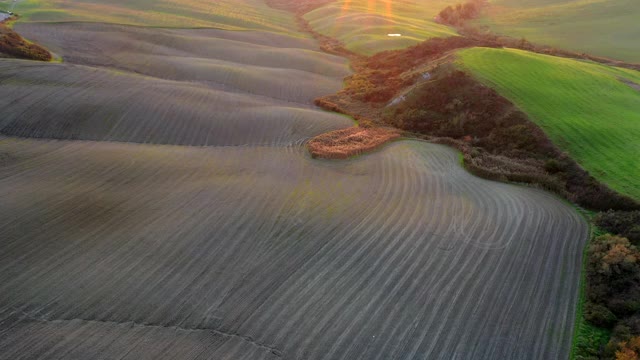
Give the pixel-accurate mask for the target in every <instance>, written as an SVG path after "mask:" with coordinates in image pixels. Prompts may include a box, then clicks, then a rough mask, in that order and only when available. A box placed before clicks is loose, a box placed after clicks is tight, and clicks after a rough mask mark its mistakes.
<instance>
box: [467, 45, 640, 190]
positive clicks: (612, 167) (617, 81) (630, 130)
mask: <svg viewBox="0 0 640 360" xmlns="http://www.w3.org/2000/svg"><path fill="white" fill-rule="evenodd" d="M459 55H460V63H461V65H462V66H463V67H465V68H466V69H468V70H470V71H471V72H472V73H473V74H475V75H476V76H477V77H478V78H480V79H481V80H482V81H484V82H486V83H487V84H489V85H491V86H492V87H494V88H495V89H496V90H497V91H499V92H500V93H501V94H502V95H504V96H505V97H507V98H508V99H510V100H511V101H513V102H514V103H515V104H516V105H518V106H519V107H520V108H521V109H522V110H523V111H525V112H526V113H527V114H528V115H529V116H530V117H531V119H532V120H533V121H535V122H536V123H537V124H538V125H540V126H541V127H542V128H543V129H544V130H545V132H546V133H547V134H548V135H549V137H550V138H551V140H552V141H554V143H555V144H557V145H558V146H559V147H560V148H561V149H563V150H565V151H567V152H568V153H569V154H570V155H571V156H572V157H573V158H574V159H575V160H577V161H578V163H580V164H581V165H582V166H583V167H584V168H585V169H586V170H588V171H589V172H590V173H591V174H592V175H593V176H594V177H596V178H597V179H599V180H601V181H603V182H605V183H607V184H608V185H609V186H611V187H612V188H613V189H615V190H617V191H619V192H621V193H623V194H626V195H630V196H632V197H634V198H636V199H640V162H638V158H639V157H640V142H638V139H640V112H638V109H640V89H639V87H638V86H636V88H634V87H632V86H631V85H629V84H628V83H625V82H633V83H635V84H640V72H636V71H632V70H626V69H620V68H613V67H608V66H604V65H599V64H593V63H588V62H582V61H577V60H572V59H565V58H557V57H552V56H546V55H539V54H533V53H529V52H525V51H520V50H513V49H508V50H507V49H488V48H473V49H467V50H464V51H461V52H460V53H459Z"/></svg>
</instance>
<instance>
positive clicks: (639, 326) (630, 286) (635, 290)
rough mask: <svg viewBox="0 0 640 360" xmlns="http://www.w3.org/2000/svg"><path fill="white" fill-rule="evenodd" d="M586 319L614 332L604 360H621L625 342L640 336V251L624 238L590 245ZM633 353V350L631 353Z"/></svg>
mask: <svg viewBox="0 0 640 360" xmlns="http://www.w3.org/2000/svg"><path fill="white" fill-rule="evenodd" d="M587 251H588V260H587V269H586V271H587V292H586V293H587V303H586V304H585V309H584V311H585V313H584V315H585V319H586V320H587V321H589V322H590V323H592V324H594V325H596V326H599V327H604V328H608V329H611V330H612V338H611V341H610V342H609V344H608V345H607V347H606V348H605V349H603V351H602V352H601V354H600V356H599V357H600V358H602V359H613V358H619V357H617V354H616V352H620V351H623V352H626V353H630V352H629V351H626V350H622V348H624V347H625V346H626V345H625V344H624V342H626V341H629V340H632V339H633V337H634V336H640V251H639V250H638V248H636V246H634V245H633V244H631V242H630V241H629V240H628V239H627V238H624V237H621V236H616V235H610V234H606V235H603V236H599V237H597V238H596V239H594V241H593V242H592V243H591V245H589V247H588V249H587ZM631 350H633V349H631Z"/></svg>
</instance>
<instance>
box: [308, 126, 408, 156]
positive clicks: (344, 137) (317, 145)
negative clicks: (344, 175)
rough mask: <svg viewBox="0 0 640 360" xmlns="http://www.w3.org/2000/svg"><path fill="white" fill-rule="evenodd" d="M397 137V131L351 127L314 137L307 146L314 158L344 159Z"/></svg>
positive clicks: (398, 134)
mask: <svg viewBox="0 0 640 360" xmlns="http://www.w3.org/2000/svg"><path fill="white" fill-rule="evenodd" d="M399 137H400V131H398V130H397V129H391V128H383V127H376V128H363V127H352V128H348V129H342V130H336V131H332V132H329V133H326V134H322V135H319V136H316V137H315V138H313V139H311V140H310V141H309V143H308V144H307V146H308V148H309V152H311V156H313V157H314V158H323V159H346V158H348V157H351V156H354V155H360V154H362V153H365V152H368V151H371V150H373V149H375V148H377V147H379V146H381V145H383V144H385V143H386V142H388V141H391V140H393V139H397V138H399Z"/></svg>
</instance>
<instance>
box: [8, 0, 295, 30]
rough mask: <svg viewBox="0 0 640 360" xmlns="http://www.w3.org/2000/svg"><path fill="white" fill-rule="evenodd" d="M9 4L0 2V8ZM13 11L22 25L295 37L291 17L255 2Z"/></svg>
mask: <svg viewBox="0 0 640 360" xmlns="http://www.w3.org/2000/svg"><path fill="white" fill-rule="evenodd" d="M9 4H10V3H9V1H4V2H0V9H7V8H8V7H9ZM14 12H16V13H17V14H19V15H21V16H22V20H21V21H26V22H67V21H86V22H104V23H113V24H128V25H140V26H160V27H180V28H199V27H207V28H219V29H226V30H265V31H274V32H283V33H288V34H289V33H291V34H294V33H295V34H297V32H296V31H295V29H296V25H295V22H294V20H293V16H292V15H291V14H289V13H287V12H284V11H280V10H275V9H272V8H270V7H268V6H267V5H266V4H265V3H264V2H263V1H259V0H219V1H209V0H184V1H178V0H167V1H156V0H129V1H125V0H112V1H107V0H78V1H64V0H20V1H19V2H18V3H16V5H15V8H14Z"/></svg>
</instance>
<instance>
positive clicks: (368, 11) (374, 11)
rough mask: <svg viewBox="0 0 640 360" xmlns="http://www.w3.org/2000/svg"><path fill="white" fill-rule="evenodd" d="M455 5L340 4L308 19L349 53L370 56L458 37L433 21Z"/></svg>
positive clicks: (348, 0) (380, 0)
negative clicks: (423, 42)
mask: <svg viewBox="0 0 640 360" xmlns="http://www.w3.org/2000/svg"><path fill="white" fill-rule="evenodd" d="M458 2H459V1H458ZM454 3H456V1H455V0H436V1H425V0H421V1H389V0H340V1H336V2H333V3H331V4H329V5H326V6H324V7H321V8H319V9H316V10H314V11H312V12H310V13H308V14H307V15H305V18H306V19H307V20H308V21H309V22H310V23H311V26H312V27H313V28H314V29H315V30H316V31H319V32H321V33H323V34H325V35H329V36H332V37H335V38H337V39H339V40H341V41H342V42H344V43H345V45H346V47H347V48H348V49H349V50H352V51H355V52H357V53H361V54H365V55H371V54H375V53H377V52H380V51H383V50H392V49H400V48H405V47H408V46H411V45H414V44H417V43H419V42H421V41H424V40H426V39H429V38H432V37H445V36H452V35H455V34H456V33H455V31H454V30H453V29H451V28H449V27H447V26H444V25H440V24H438V23H436V22H435V20H434V18H435V16H436V15H437V14H438V12H440V10H442V9H443V8H444V7H446V6H447V5H450V4H454ZM388 34H400V35H401V36H388Z"/></svg>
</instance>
